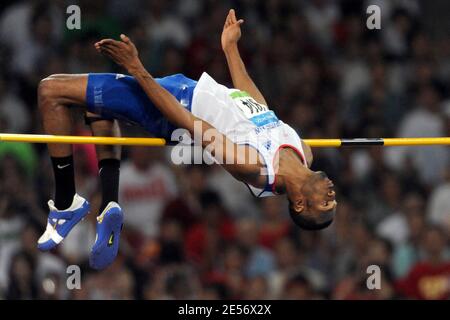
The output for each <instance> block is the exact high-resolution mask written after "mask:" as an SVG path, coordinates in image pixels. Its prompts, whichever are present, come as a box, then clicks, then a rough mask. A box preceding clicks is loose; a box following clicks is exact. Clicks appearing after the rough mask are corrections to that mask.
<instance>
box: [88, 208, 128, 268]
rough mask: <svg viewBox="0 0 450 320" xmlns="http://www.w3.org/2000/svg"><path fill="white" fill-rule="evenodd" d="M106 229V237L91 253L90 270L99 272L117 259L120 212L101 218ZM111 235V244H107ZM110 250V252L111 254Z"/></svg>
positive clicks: (121, 218) (121, 217) (121, 219)
mask: <svg viewBox="0 0 450 320" xmlns="http://www.w3.org/2000/svg"><path fill="white" fill-rule="evenodd" d="M103 223H105V224H106V226H107V229H108V232H107V234H108V236H107V237H106V238H105V239H103V240H102V242H101V243H100V244H99V245H98V246H96V247H95V244H94V247H95V248H94V247H93V249H92V251H91V255H90V257H89V262H90V265H91V267H92V268H94V269H97V270H101V269H104V268H106V267H107V266H109V265H110V264H111V263H112V262H113V261H114V260H115V259H116V257H117V253H118V252H119V242H120V233H121V231H122V225H123V214H122V212H120V211H114V212H112V213H110V214H108V215H106V216H105V217H104V218H103V222H102V224H103ZM111 235H113V239H112V244H109V241H110V238H111ZM111 250H112V252H111Z"/></svg>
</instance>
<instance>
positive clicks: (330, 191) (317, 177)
mask: <svg viewBox="0 0 450 320" xmlns="http://www.w3.org/2000/svg"><path fill="white" fill-rule="evenodd" d="M302 191H303V195H304V196H305V198H306V206H307V207H308V210H309V211H312V212H317V211H318V212H327V211H331V210H333V209H334V208H335V207H336V205H337V202H336V192H335V191H334V184H333V182H332V181H331V180H330V179H329V178H328V176H327V175H326V174H325V173H324V172H322V171H317V172H314V174H313V175H312V177H311V178H310V180H309V181H308V183H306V184H305V186H304V187H303V188H302Z"/></svg>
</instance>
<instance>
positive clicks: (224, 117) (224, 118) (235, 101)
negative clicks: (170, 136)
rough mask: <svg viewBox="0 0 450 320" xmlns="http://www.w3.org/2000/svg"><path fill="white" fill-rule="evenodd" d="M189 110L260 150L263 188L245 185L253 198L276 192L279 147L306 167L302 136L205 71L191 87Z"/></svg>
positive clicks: (236, 141) (252, 100) (271, 194)
mask: <svg viewBox="0 0 450 320" xmlns="http://www.w3.org/2000/svg"><path fill="white" fill-rule="evenodd" d="M191 111H192V114H194V115H195V116H196V117H198V118H200V119H202V120H204V121H207V122H208V123H210V124H211V125H212V126H213V127H215V128H216V129H217V130H218V131H219V132H220V133H222V134H223V135H225V136H226V137H227V138H228V139H230V140H231V141H232V142H234V143H236V144H241V145H242V144H247V145H249V146H251V147H253V148H255V149H256V150H257V151H258V152H259V154H260V155H261V156H262V159H263V161H264V163H265V166H266V169H267V183H266V186H265V187H264V188H263V189H261V188H256V187H253V186H251V185H248V187H249V189H250V191H251V192H252V194H253V195H254V196H256V197H267V196H273V195H276V193H275V191H274V182H275V173H276V172H275V168H274V163H275V161H274V160H275V157H276V156H277V155H278V150H279V149H280V148H285V147H289V148H292V149H293V150H294V151H295V152H296V153H297V154H298V155H299V156H300V158H301V159H302V161H303V164H304V165H305V166H307V163H306V161H305V154H304V150H303V147H302V143H301V139H300V137H299V136H298V134H297V132H295V130H294V129H292V128H291V127H290V126H289V125H287V124H285V123H284V122H283V121H281V120H279V119H278V118H277V117H276V115H275V113H274V112H273V111H271V110H270V109H269V108H268V107H267V106H265V105H263V104H261V103H258V102H256V101H255V99H253V98H252V97H251V96H250V95H249V94H248V93H246V92H244V91H239V90H237V89H230V88H227V87H225V86H223V85H221V84H219V83H217V82H216V81H215V80H214V79H213V78H212V77H211V76H210V75H208V74H207V73H206V72H204V73H203V74H202V76H201V77H200V79H199V81H198V84H197V86H196V87H195V89H194V95H193V101H192V110H191Z"/></svg>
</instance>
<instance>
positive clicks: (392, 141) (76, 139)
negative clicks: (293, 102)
mask: <svg viewBox="0 0 450 320" xmlns="http://www.w3.org/2000/svg"><path fill="white" fill-rule="evenodd" d="M303 141H304V142H305V143H306V144H308V145H309V146H310V147H324V148H325V147H330V148H337V147H363V146H386V147H388V146H431V145H450V137H432V138H429V137H427V138H355V139H304V140H303ZM0 142H28V143H62V144H100V145H124V146H148V147H161V146H165V145H166V140H165V139H163V138H135V137H91V136H56V135H40V134H15V133H0Z"/></svg>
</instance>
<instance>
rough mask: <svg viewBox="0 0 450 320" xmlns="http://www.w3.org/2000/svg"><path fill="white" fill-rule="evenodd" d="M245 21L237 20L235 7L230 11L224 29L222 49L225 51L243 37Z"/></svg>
mask: <svg viewBox="0 0 450 320" xmlns="http://www.w3.org/2000/svg"><path fill="white" fill-rule="evenodd" d="M243 23H244V20H243V19H240V20H237V19H236V13H235V12H234V9H231V10H230V11H229V12H228V15H227V18H226V19H225V25H224V26H223V31H222V37H221V42H222V49H223V50H224V51H225V50H226V49H227V48H229V47H230V45H233V44H236V43H237V42H238V41H239V39H240V38H241V24H243Z"/></svg>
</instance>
